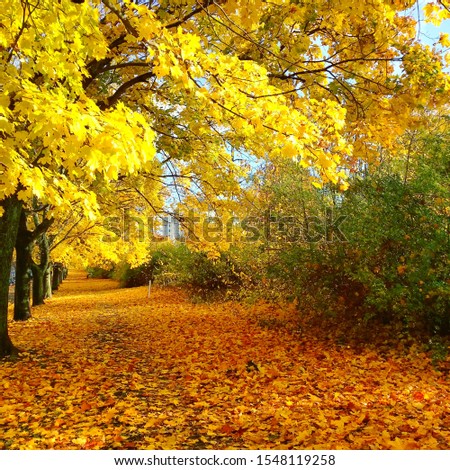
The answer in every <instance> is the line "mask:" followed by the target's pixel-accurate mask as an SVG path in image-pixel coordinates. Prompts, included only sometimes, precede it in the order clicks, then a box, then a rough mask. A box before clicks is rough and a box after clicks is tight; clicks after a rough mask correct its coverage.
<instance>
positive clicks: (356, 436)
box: [0, 272, 450, 449]
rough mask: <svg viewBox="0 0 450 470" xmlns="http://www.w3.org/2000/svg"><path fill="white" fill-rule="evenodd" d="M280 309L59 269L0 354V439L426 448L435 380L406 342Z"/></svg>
mask: <svg viewBox="0 0 450 470" xmlns="http://www.w3.org/2000/svg"><path fill="white" fill-rule="evenodd" d="M297 316H298V313H297V312H296V311H295V307H293V306H285V307H283V308H281V307H275V306H271V305H267V304H258V305H256V306H253V307H244V306H243V305H241V304H238V303H232V302H226V303H214V304H193V303H191V302H190V301H189V300H188V298H187V296H186V295H185V293H184V292H183V291H182V290H180V289H174V288H158V287H156V288H153V289H152V293H151V297H150V298H147V289H146V288H145V287H143V288H134V289H119V288H118V286H117V284H116V283H115V282H114V281H111V280H96V279H87V278H86V276H85V274H83V273H81V272H75V273H71V275H70V276H69V278H68V279H67V280H66V281H65V282H64V283H63V285H62V286H61V287H60V289H59V291H58V292H57V294H56V295H55V296H54V298H53V299H50V300H48V301H47V303H46V305H43V306H41V307H38V308H36V309H34V311H33V319H32V320H31V321H29V322H25V323H15V322H12V323H11V328H10V329H11V336H12V338H13V341H14V343H15V344H16V345H17V346H18V347H19V348H20V349H21V350H22V353H21V355H20V358H19V359H18V360H10V361H2V362H0V389H1V390H0V447H1V446H2V447H3V448H10V449H26V448H35V449H45V448H59V449H114V448H118V449H203V448H210V449H292V448H294V449H302V448H308V449H311V448H316V449H330V448H346V449H390V448H402V449H416V448H420V449H425V448H431V449H438V448H448V443H449V442H450V418H449V416H450V409H449V403H450V400H449V398H450V397H449V390H448V382H447V381H446V377H445V376H444V375H443V374H442V373H439V372H436V371H435V370H434V369H433V368H432V367H431V365H430V362H429V359H428V357H427V356H426V355H425V354H424V353H422V352H421V351H420V350H418V349H409V350H405V349H401V348H397V349H395V350H392V351H390V352H389V354H386V351H384V354H383V355H380V354H379V351H377V350H376V349H373V348H369V347H366V348H362V350H360V351H358V354H356V353H355V351H354V350H352V349H351V348H349V347H346V346H342V345H334V344H333V343H331V342H330V343H324V342H321V341H319V340H318V339H317V338H315V337H314V334H313V332H303V333H299V332H298V331H297V328H296V325H297Z"/></svg>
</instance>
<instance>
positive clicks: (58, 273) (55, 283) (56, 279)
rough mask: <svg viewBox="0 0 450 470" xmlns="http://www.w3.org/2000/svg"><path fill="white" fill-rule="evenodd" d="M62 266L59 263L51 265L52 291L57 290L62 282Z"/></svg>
mask: <svg viewBox="0 0 450 470" xmlns="http://www.w3.org/2000/svg"><path fill="white" fill-rule="evenodd" d="M62 276H63V273H62V265H61V263H53V277H52V291H53V292H54V291H56V290H58V287H59V285H60V284H61V282H62Z"/></svg>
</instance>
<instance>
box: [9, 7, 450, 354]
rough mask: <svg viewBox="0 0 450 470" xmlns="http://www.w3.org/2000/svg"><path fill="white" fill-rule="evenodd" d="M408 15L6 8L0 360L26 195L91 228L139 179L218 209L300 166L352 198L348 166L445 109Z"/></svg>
mask: <svg viewBox="0 0 450 470" xmlns="http://www.w3.org/2000/svg"><path fill="white" fill-rule="evenodd" d="M411 5H412V2H408V1H395V2H391V1H389V2H385V1H381V0H376V1H375V0H374V1H373V2H370V3H369V2H361V3H360V4H358V5H355V4H354V3H353V2H331V3H330V2H328V1H327V2H314V3H310V4H309V3H305V4H303V3H298V2H293V1H292V2H291V1H287V0H280V1H275V2H265V1H261V0H252V1H250V2H240V1H235V0H229V1H226V2H214V1H212V0H204V1H194V0H188V1H183V2H178V1H167V2H151V1H150V2H139V1H138V2H131V1H119V0H108V1H106V0H104V1H93V2H85V3H83V4H74V3H73V2H69V1H68V0H62V1H61V2H52V1H50V0H46V1H42V2H40V3H39V4H37V5H34V4H32V3H30V2H28V1H24V2H20V1H18V0H14V1H11V2H8V5H7V6H6V7H5V8H4V9H3V10H2V12H1V17H0V19H1V24H2V28H1V31H0V45H1V48H2V52H1V53H2V59H1V60H2V62H1V68H0V78H1V80H0V81H1V84H2V97H1V102H0V105H1V109H0V112H1V115H2V120H1V126H2V128H1V131H2V136H3V137H4V139H3V142H2V154H1V170H0V171H1V173H0V178H1V186H0V191H1V193H0V201H1V202H0V211H1V213H0V216H1V218H0V234H1V237H2V243H1V248H0V259H1V263H2V266H3V269H2V274H1V279H0V288H1V295H0V317H1V320H0V345H1V347H0V353H1V354H5V353H8V352H10V351H11V348H12V345H11V343H10V341H9V338H8V334H7V287H8V282H7V278H8V277H9V272H8V271H9V266H10V264H11V258H12V253H13V248H14V246H15V245H16V238H17V232H18V229H19V225H20V220H21V217H22V215H21V211H22V208H23V207H25V208H29V207H30V201H31V200H32V198H33V197H36V198H38V199H39V201H40V203H41V204H45V205H47V204H48V205H49V206H50V207H51V210H53V208H55V210H56V208H63V209H64V208H65V209H66V210H67V211H68V210H70V208H71V206H72V205H74V204H79V205H80V206H81V207H83V211H84V214H85V216H86V217H87V218H91V219H93V218H95V217H96V215H97V213H98V207H99V206H98V201H97V194H98V191H99V188H100V187H103V188H106V189H104V190H107V188H108V187H109V188H110V190H113V189H114V186H111V185H110V183H111V181H113V180H117V179H121V178H125V177H127V175H131V174H133V173H135V172H137V171H143V172H144V173H145V174H146V175H147V177H148V178H150V179H151V180H154V181H157V182H158V184H159V183H160V182H161V181H168V180H169V181H173V180H176V184H177V185H178V186H179V187H181V188H183V190H184V191H188V192H191V193H192V192H193V191H194V193H195V192H196V191H197V189H195V188H198V190H199V191H200V190H201V191H202V192H203V193H205V195H206V196H207V200H208V203H209V204H218V205H224V204H226V203H227V202H229V201H230V199H232V198H234V197H235V196H236V194H237V193H238V192H239V191H240V189H241V188H240V186H239V184H238V183H239V179H240V178H242V177H243V176H245V174H246V173H247V172H248V170H249V168H248V166H249V165H248V163H247V162H246V161H245V160H246V159H247V157H246V156H247V155H250V154H252V155H254V156H256V157H259V158H269V159H275V160H276V159H279V158H295V159H298V160H299V162H300V163H301V164H302V165H304V166H307V167H312V168H315V172H314V173H313V174H315V175H317V178H318V181H317V182H316V184H321V182H322V181H325V182H326V181H332V182H336V183H339V182H340V183H341V184H342V185H343V186H345V182H344V179H345V176H346V175H345V173H344V172H342V171H340V168H339V167H340V166H342V165H352V164H353V162H354V161H355V159H361V158H367V159H370V158H374V151H373V150H374V148H375V147H376V145H377V144H378V143H379V142H381V141H383V143H384V145H391V146H394V145H395V142H396V140H395V138H396V136H397V135H399V134H400V133H402V132H403V130H404V128H405V127H406V126H408V125H409V124H410V123H411V121H413V120H414V117H412V113H411V111H412V110H413V109H415V108H416V107H417V106H418V105H422V106H423V105H424V104H428V103H432V104H434V105H435V104H439V103H440V101H443V100H445V96H446V94H445V91H446V90H447V89H448V78H447V76H446V74H445V73H444V71H443V70H444V65H445V57H444V56H443V55H442V54H441V53H440V50H439V49H438V48H435V49H433V50H432V49H431V48H429V47H425V46H422V45H421V44H420V43H418V42H417V41H415V40H414V37H415V21H414V18H413V17H412V16H411V15H409V14H408V11H409V10H408V9H409V8H410V7H411ZM425 13H426V15H427V16H428V18H430V19H431V20H432V21H434V22H439V21H440V20H442V19H445V18H446V17H448V8H447V5H446V3H445V2H438V3H435V2H430V4H429V5H427V7H426V9H425ZM447 42H448V38H446V37H445V36H443V37H442V38H441V45H442V46H446V44H447ZM394 62H398V64H399V65H398V70H397V71H396V69H395V68H394V66H393V63H394ZM380 110H382V112H380ZM49 122H51V123H52V126H49V125H48V123H49ZM386 125H389V128H390V132H389V134H388V135H386V133H385V127H386ZM268 142H270V145H269V146H268V145H267V143H268ZM239 155H243V156H244V158H242V157H241V158H239V157H238V156H239ZM242 160H244V162H242ZM166 178H168V180H166ZM147 199H148V200H150V199H151V196H149V197H147ZM49 217H50V218H51V217H52V213H51V211H50V213H49Z"/></svg>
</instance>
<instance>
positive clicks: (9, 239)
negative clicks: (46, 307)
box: [0, 196, 22, 357]
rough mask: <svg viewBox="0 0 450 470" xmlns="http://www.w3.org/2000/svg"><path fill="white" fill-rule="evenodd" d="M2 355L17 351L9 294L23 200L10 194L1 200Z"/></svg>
mask: <svg viewBox="0 0 450 470" xmlns="http://www.w3.org/2000/svg"><path fill="white" fill-rule="evenodd" d="M0 207H1V208H2V209H3V211H4V212H3V215H2V216H1V217H0V357H1V356H7V355H10V354H12V353H14V352H15V348H14V346H13V344H12V342H11V340H10V338H9V335H8V294H9V276H10V273H11V265H12V258H13V253H14V246H15V244H16V239H17V232H18V229H19V221H20V216H21V212H22V202H21V201H20V200H19V199H18V198H17V196H10V197H8V198H6V199H4V200H3V201H1V202H0Z"/></svg>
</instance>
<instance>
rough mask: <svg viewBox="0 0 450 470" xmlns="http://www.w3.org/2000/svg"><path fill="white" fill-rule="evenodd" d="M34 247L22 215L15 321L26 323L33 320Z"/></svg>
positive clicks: (17, 262)
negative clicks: (32, 276)
mask: <svg viewBox="0 0 450 470" xmlns="http://www.w3.org/2000/svg"><path fill="white" fill-rule="evenodd" d="M32 247H33V242H32V239H30V232H29V231H28V230H27V216H26V214H25V212H24V211H22V213H21V215H20V221H19V230H18V232H17V239H16V288H15V291H14V320H16V321H25V320H28V319H29V318H31V307H30V281H31V250H32Z"/></svg>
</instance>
